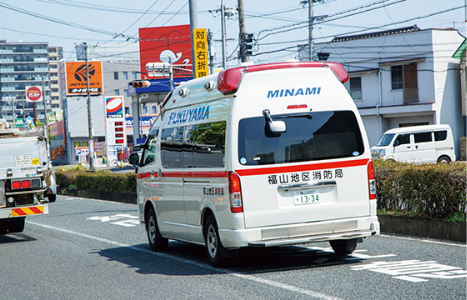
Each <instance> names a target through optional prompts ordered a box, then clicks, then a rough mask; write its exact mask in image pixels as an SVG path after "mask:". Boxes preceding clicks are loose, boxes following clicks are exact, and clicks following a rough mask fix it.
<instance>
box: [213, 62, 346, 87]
mask: <svg viewBox="0 0 467 300" xmlns="http://www.w3.org/2000/svg"><path fill="white" fill-rule="evenodd" d="M290 68H330V69H331V70H332V71H333V73H334V74H335V75H336V76H337V78H338V79H339V80H340V82H342V83H345V82H347V80H349V74H348V73H347V71H346V70H345V69H344V67H343V66H342V65H341V64H340V63H337V62H320V61H303V62H282V63H272V64H264V65H253V66H243V67H237V68H231V69H227V70H224V71H222V72H220V73H219V75H218V77H217V89H218V90H219V92H221V93H222V94H224V95H227V94H234V93H236V92H237V90H238V88H239V86H240V82H241V80H242V77H243V74H245V73H247V72H260V71H267V70H278V69H290Z"/></svg>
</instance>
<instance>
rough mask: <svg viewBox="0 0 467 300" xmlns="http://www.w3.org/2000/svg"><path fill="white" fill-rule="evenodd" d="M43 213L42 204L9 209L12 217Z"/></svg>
mask: <svg viewBox="0 0 467 300" xmlns="http://www.w3.org/2000/svg"><path fill="white" fill-rule="evenodd" d="M43 213H44V206H33V207H23V208H13V209H12V210H11V216H12V217H19V216H28V215H39V214H43Z"/></svg>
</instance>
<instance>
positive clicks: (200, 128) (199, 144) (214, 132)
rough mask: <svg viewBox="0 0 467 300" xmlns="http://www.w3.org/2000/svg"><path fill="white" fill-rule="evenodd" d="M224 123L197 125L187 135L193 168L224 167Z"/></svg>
mask: <svg viewBox="0 0 467 300" xmlns="http://www.w3.org/2000/svg"><path fill="white" fill-rule="evenodd" d="M226 124H227V123H226V122H225V121H220V122H213V123H204V124H198V125H197V126H196V128H192V129H191V130H190V131H189V132H188V133H187V137H188V136H189V138H190V142H191V144H192V145H193V146H192V147H193V148H192V149H193V150H192V151H193V167H194V168H212V167H216V168H219V167H220V168H222V167H224V154H225V131H226Z"/></svg>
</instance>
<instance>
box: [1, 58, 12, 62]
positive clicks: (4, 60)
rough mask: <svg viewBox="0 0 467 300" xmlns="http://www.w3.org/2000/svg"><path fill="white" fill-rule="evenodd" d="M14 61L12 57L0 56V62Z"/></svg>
mask: <svg viewBox="0 0 467 300" xmlns="http://www.w3.org/2000/svg"><path fill="white" fill-rule="evenodd" d="M12 62H14V60H13V58H0V63H12Z"/></svg>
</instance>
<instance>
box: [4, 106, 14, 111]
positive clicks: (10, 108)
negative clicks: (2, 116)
mask: <svg viewBox="0 0 467 300" xmlns="http://www.w3.org/2000/svg"><path fill="white" fill-rule="evenodd" d="M12 109H13V106H11V105H4V106H2V110H12Z"/></svg>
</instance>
